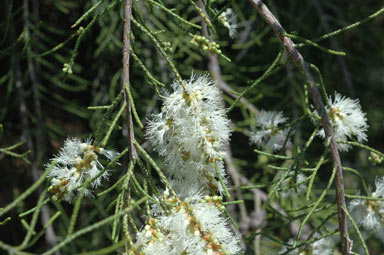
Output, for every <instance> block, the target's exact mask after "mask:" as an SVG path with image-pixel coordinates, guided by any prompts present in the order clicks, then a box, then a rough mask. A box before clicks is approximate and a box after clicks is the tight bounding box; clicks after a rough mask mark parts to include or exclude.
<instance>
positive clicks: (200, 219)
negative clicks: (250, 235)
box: [135, 196, 240, 255]
mask: <svg viewBox="0 0 384 255" xmlns="http://www.w3.org/2000/svg"><path fill="white" fill-rule="evenodd" d="M167 202H169V203H171V204H178V205H177V206H175V207H173V209H172V211H171V213H169V214H165V213H163V214H161V216H158V217H157V219H151V220H149V221H148V224H147V225H146V226H145V227H144V229H143V230H142V231H141V232H139V233H138V235H137V241H136V244H135V249H136V251H137V252H139V253H140V252H142V254H151V255H152V254H156V255H180V254H189V255H219V254H223V255H224V254H238V253H239V252H240V247H239V246H238V242H239V236H234V235H233V234H232V233H231V231H230V230H229V227H228V222H227V220H226V219H224V218H223V217H221V211H220V210H219V209H218V208H220V207H222V205H221V203H220V202H221V201H220V197H209V196H206V197H204V199H203V198H201V197H198V196H195V197H194V198H190V199H186V200H184V201H183V202H180V201H179V202H177V201H175V200H173V201H172V199H169V200H168V201H167Z"/></svg>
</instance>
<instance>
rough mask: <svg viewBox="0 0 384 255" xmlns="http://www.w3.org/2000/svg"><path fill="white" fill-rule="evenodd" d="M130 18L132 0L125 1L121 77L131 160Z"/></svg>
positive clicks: (132, 149)
mask: <svg viewBox="0 0 384 255" xmlns="http://www.w3.org/2000/svg"><path fill="white" fill-rule="evenodd" d="M131 16H132V0H126V1H125V23H124V35H123V40H124V48H123V77H122V88H123V90H124V100H125V101H126V102H127V108H126V114H127V119H128V125H129V136H128V137H129V138H128V142H129V148H130V150H129V157H130V158H131V159H133V160H136V158H137V152H136V148H135V146H134V142H135V134H134V130H133V121H132V109H131V103H130V102H129V98H128V92H127V90H128V89H129V86H130V84H129V55H130V50H131V45H130V38H131V36H130V33H131Z"/></svg>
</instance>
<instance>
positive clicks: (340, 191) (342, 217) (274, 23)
mask: <svg viewBox="0 0 384 255" xmlns="http://www.w3.org/2000/svg"><path fill="white" fill-rule="evenodd" d="M249 2H251V4H252V5H253V6H254V7H255V8H256V10H257V12H258V13H259V14H260V15H261V16H262V17H264V19H265V20H266V22H267V23H268V24H269V26H270V27H271V28H272V30H273V32H274V33H275V34H276V36H277V37H278V38H279V39H280V41H281V43H282V44H283V45H284V48H285V49H286V50H287V52H288V54H289V55H290V57H291V59H292V61H293V62H294V64H295V65H296V67H297V68H298V69H299V70H300V72H301V73H302V74H303V75H304V76H305V78H306V80H307V81H308V83H309V86H308V90H309V92H310V93H311V95H312V100H313V103H314V105H315V108H316V111H317V112H318V113H319V115H320V116H321V122H322V126H323V128H324V131H325V134H326V136H327V137H328V138H329V139H330V144H329V149H330V152H331V157H332V161H333V162H334V164H336V167H337V171H336V179H335V182H336V195H337V207H338V218H339V231H340V237H341V243H342V251H343V254H344V255H349V254H350V250H351V240H349V238H348V229H347V217H346V213H345V211H344V210H346V209H345V208H347V207H346V204H345V196H344V184H343V168H342V166H341V161H340V156H339V152H338V150H337V147H336V140H335V136H334V133H333V130H332V128H331V125H330V121H329V117H328V115H327V112H326V110H325V107H324V103H323V100H322V99H321V96H320V93H319V90H318V89H317V87H316V82H315V80H314V79H313V77H312V75H311V73H310V72H309V70H308V66H307V64H306V62H305V61H304V59H303V57H302V56H301V54H300V52H299V51H298V50H297V49H296V48H295V44H294V43H293V42H292V40H291V39H290V38H289V37H287V36H285V34H286V31H285V30H284V28H283V27H282V26H281V25H280V23H279V21H278V20H277V19H276V18H275V16H274V15H273V14H272V13H271V12H270V11H269V9H268V7H267V6H266V5H265V4H264V3H263V2H262V1H261V0H249Z"/></svg>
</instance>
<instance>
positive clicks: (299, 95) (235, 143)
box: [0, 0, 384, 254]
mask: <svg viewBox="0 0 384 255" xmlns="http://www.w3.org/2000/svg"><path fill="white" fill-rule="evenodd" d="M207 2H208V4H209V6H210V8H208V9H207V11H208V14H209V16H210V17H211V18H212V17H214V16H215V14H216V11H217V10H221V9H222V8H226V7H230V8H232V9H233V10H234V11H235V12H236V14H237V16H238V32H237V35H236V36H235V37H234V38H233V39H232V38H230V37H229V36H228V31H227V29H226V28H225V27H223V26H222V25H221V24H220V23H219V21H218V19H215V20H213V21H212V25H213V27H214V28H215V30H216V32H215V33H213V32H212V30H211V32H212V33H211V35H210V36H211V37H212V39H213V40H214V41H215V42H216V43H218V44H219V45H220V49H221V51H222V53H223V54H224V55H225V56H227V57H228V58H229V59H230V60H231V62H229V61H227V60H226V59H225V58H224V57H221V56H219V57H218V59H219V62H220V68H221V74H222V77H221V78H222V79H223V81H225V83H226V84H228V85H229V86H230V88H231V91H233V92H241V91H243V90H244V89H245V88H246V87H247V86H249V84H250V83H251V82H252V81H254V80H255V79H257V78H259V77H260V76H261V75H262V74H263V72H264V71H265V70H266V69H267V68H268V66H269V65H270V64H271V63H272V62H273V60H274V59H275V57H276V56H277V54H278V53H279V52H280V50H281V44H280V42H279V41H278V40H277V38H276V37H275V35H274V34H273V32H272V31H271V29H270V27H269V26H268V25H267V24H266V23H265V21H264V20H263V19H262V18H261V17H260V16H259V15H258V14H257V12H256V11H255V9H254V8H252V6H251V5H250V3H249V2H248V1H225V0H222V1H213V0H211V1H207ZM265 2H266V4H267V5H268V6H269V7H270V9H271V10H272V11H273V13H274V14H275V15H276V17H277V18H278V19H279V20H280V23H281V24H282V25H283V27H284V28H285V29H286V30H287V32H288V33H290V34H295V35H298V36H301V37H304V38H307V39H314V38H318V37H319V36H321V35H323V34H326V33H329V32H331V31H333V30H336V29H338V28H341V27H344V26H347V25H349V24H351V23H354V22H356V21H359V20H362V19H363V18H365V17H367V16H369V15H370V14H372V13H374V12H375V11H377V10H379V9H380V8H382V6H383V1H377V0H367V1H363V2H362V1H356V0H354V1H344V0H343V1H330V0H329V1H328V0H322V1H319V0H305V1H304V0H299V1H273V0H270V1H265ZM159 3H160V4H161V3H163V4H164V5H165V6H166V7H167V8H168V9H167V10H171V11H172V12H174V13H176V14H177V15H179V16H180V17H182V18H184V19H186V20H188V21H190V22H191V23H194V24H196V25H199V26H200V25H201V24H200V17H199V15H198V11H197V10H196V8H195V7H194V6H193V5H192V4H191V1H186V0H167V1H155V0H154V1H149V0H142V1H134V9H133V17H134V18H135V19H136V20H137V21H138V22H139V23H140V24H142V25H144V26H145V27H146V28H147V29H148V30H149V31H151V35H152V36H154V37H155V38H156V40H157V41H158V42H159V46H160V47H161V48H162V49H163V50H164V51H165V52H166V54H167V55H168V56H169V57H170V58H171V59H172V60H173V61H174V63H175V65H176V68H177V70H178V71H179V72H180V74H181V75H182V77H183V78H185V79H188V78H189V77H190V75H191V74H192V73H195V74H205V73H207V72H208V63H209V60H208V58H207V55H206V53H205V52H204V51H202V50H201V49H199V48H198V47H196V46H194V45H193V44H191V39H192V36H193V35H194V34H200V33H201V32H200V29H197V28H196V27H194V26H191V25H190V24H186V23H184V22H181V21H180V20H179V19H177V18H175V17H174V16H172V15H171V14H170V13H169V11H168V12H167V11H165V10H164V9H163V8H160V7H159V6H158V5H160V4H159ZM93 6H96V7H94V8H93V9H92V11H91V12H90V15H89V16H88V17H86V18H85V19H84V20H82V21H81V22H80V23H79V24H78V25H77V26H75V27H71V26H72V25H73V24H74V23H75V22H76V21H77V20H78V19H79V17H81V16H82V15H83V14H84V13H86V11H87V10H89V9H90V8H92V7H93ZM0 13H1V16H0V17H1V19H0V31H1V32H0V63H1V67H2V68H1V69H0V123H1V124H2V133H1V137H0V148H6V147H8V146H11V145H14V144H16V145H19V146H17V147H16V148H11V150H7V152H9V151H11V152H13V153H16V155H7V153H5V152H4V151H2V152H0V165H1V178H0V207H4V206H5V205H7V204H9V203H10V202H12V201H13V200H14V199H15V197H17V195H18V194H20V193H21V192H22V191H24V190H25V189H26V188H27V187H29V186H30V185H31V184H32V183H33V182H34V181H36V179H37V178H38V176H39V175H40V173H41V171H42V170H43V169H44V168H45V167H44V165H45V164H46V163H47V162H48V160H49V158H51V157H52V155H53V154H55V153H57V151H58V149H59V148H60V147H61V145H62V143H63V141H64V139H65V138H66V137H69V136H70V137H73V136H77V137H84V138H85V137H88V136H90V135H92V136H93V137H94V138H95V139H96V140H100V139H101V138H102V137H103V135H105V131H106V129H107V127H108V126H109V125H110V123H111V121H112V119H113V117H114V116H115V114H116V113H117V111H118V109H119V106H117V107H115V108H114V109H113V110H112V111H110V112H109V114H107V115H105V113H106V112H107V111H105V110H90V109H88V107H89V106H100V105H110V104H111V103H112V102H113V101H114V100H115V98H116V96H118V95H119V93H120V91H121V83H120V80H121V79H120V78H121V74H122V46H123V44H122V31H123V26H124V22H123V20H124V2H122V1H112V0H104V1H96V0H93V1H73V0H65V1H57V0H49V1H28V0H25V1H8V0H3V1H1V7H0ZM383 27H384V17H383V16H379V17H377V18H375V19H373V20H371V21H369V22H367V23H364V24H362V25H361V26H359V27H357V28H355V29H352V30H348V31H346V32H344V33H342V34H340V35H337V36H335V37H332V38H329V39H327V40H324V41H322V42H320V44H321V45H322V46H324V47H326V48H330V49H334V50H340V51H344V52H346V56H335V55H331V54H328V53H326V52H323V51H320V50H318V49H316V48H314V47H310V46H305V47H302V48H301V49H300V51H301V53H302V55H303V57H304V59H305V60H306V61H308V62H310V63H313V64H315V65H316V66H317V67H318V68H319V69H320V71H321V73H322V76H323V79H324V83H325V86H326V88H327V91H328V93H329V94H330V95H333V94H334V91H338V92H340V93H341V94H343V95H346V96H348V97H351V98H358V99H360V103H361V105H362V109H363V111H364V112H366V113H367V118H368V123H369V126H370V128H369V131H368V137H369V139H368V143H367V144H368V145H369V146H371V147H374V148H376V149H378V150H379V151H384V143H383V141H384V132H383V130H384V111H383V109H384V100H383V96H384V50H383V49H384V30H383ZM132 35H133V42H132V47H133V53H132V54H134V55H131V75H130V82H131V92H132V96H133V98H134V100H135V105H136V108H137V111H138V114H139V116H140V118H141V119H142V121H144V122H145V118H146V116H148V115H149V114H151V113H156V112H158V111H159V106H160V105H159V102H158V99H159V96H161V95H163V94H164V91H163V89H164V88H165V89H170V84H171V82H172V81H173V80H174V78H175V76H174V74H173V73H172V71H171V69H170V68H169V66H168V65H167V62H166V61H165V58H164V57H163V56H162V55H161V54H160V52H159V51H158V49H157V48H156V46H155V44H154V43H153V41H151V39H150V37H149V36H148V35H147V34H145V33H143V31H142V30H141V29H140V28H139V27H138V26H137V25H135V24H132ZM297 43H300V42H297ZM66 64H67V65H66ZM65 67H67V69H66V68H65ZM63 68H64V71H63ZM69 69H71V71H72V72H68V70H69ZM65 71H67V72H65ZM304 91H305V90H304V80H303V77H302V76H301V74H300V73H299V72H298V71H297V70H296V69H295V67H294V66H293V65H292V64H291V63H289V64H287V65H286V66H285V67H284V68H283V69H281V70H280V71H279V72H278V73H276V74H275V75H273V76H271V77H270V78H268V79H266V80H264V81H263V82H261V83H260V84H259V85H257V87H255V88H254V89H252V90H251V91H249V92H248V93H247V94H246V96H245V98H246V99H247V101H248V103H249V104H252V105H253V106H254V107H256V109H258V110H260V109H266V110H279V111H280V110H282V111H284V113H285V115H286V116H289V117H290V120H291V121H293V120H295V119H297V118H299V117H300V116H301V115H302V114H303V102H304V98H305V93H304ZM223 97H224V99H225V102H226V106H229V105H230V104H231V103H232V102H233V100H234V99H233V97H232V96H231V95H230V94H229V93H227V92H224V93H223ZM256 111H257V110H256ZM229 117H230V119H231V120H232V122H233V129H234V132H233V135H232V139H231V149H232V156H233V159H234V164H235V165H236V167H237V169H238V171H239V173H240V175H241V176H244V177H245V178H247V179H248V180H249V181H250V182H251V183H253V184H256V183H258V184H264V185H265V187H264V188H263V189H262V190H264V191H268V186H269V185H270V183H271V182H272V181H273V180H274V178H276V176H277V175H276V173H277V171H276V170H275V169H272V168H270V167H269V166H268V165H270V164H274V163H276V164H278V163H277V162H274V160H273V159H269V158H266V157H264V156H259V155H257V154H256V153H255V152H253V149H252V147H251V146H250V145H249V142H248V135H249V131H250V130H252V125H254V124H255V121H254V119H255V118H254V110H252V109H250V107H249V105H248V106H247V105H244V104H240V103H239V104H238V105H237V107H235V108H234V110H233V111H231V112H230V113H229ZM135 128H136V130H135V135H136V139H137V140H138V141H139V142H140V143H144V145H146V143H145V137H144V136H143V130H141V129H140V128H139V127H138V126H137V127H135ZM312 130H313V123H312V122H311V121H309V120H308V119H307V120H306V121H304V122H300V123H299V124H298V125H297V130H296V132H295V134H294V135H293V140H294V141H295V144H301V145H302V144H303V143H304V142H305V139H307V138H308V137H309V136H310V134H311V132H312ZM127 134H128V133H127V122H126V117H125V116H124V117H123V118H122V120H120V121H119V123H118V128H116V129H115V130H114V131H113V133H112V136H111V138H110V140H109V143H108V144H107V146H106V147H107V148H116V149H117V150H122V149H123V148H124V147H126V146H127V143H128V137H127ZM315 141H316V142H317V143H318V144H319V145H318V146H313V147H311V149H310V150H309V151H308V152H307V153H306V155H305V157H306V159H307V160H308V161H309V162H313V161H316V159H317V158H318V157H319V155H321V153H322V150H323V149H322V141H321V139H319V138H315ZM18 143H22V144H18ZM8 154H9V153H8ZM152 155H153V156H154V157H156V154H155V153H152ZM14 156H15V157H14ZM368 157H369V153H368V152H367V151H365V150H360V149H357V148H355V149H353V150H351V151H349V152H348V153H342V162H343V164H344V165H345V166H350V167H353V168H355V169H358V170H359V172H360V174H361V175H362V176H363V177H364V178H365V180H366V182H367V183H369V184H371V185H372V184H373V183H374V179H375V178H376V176H383V175H384V168H383V165H382V164H381V165H380V164H379V165H374V164H372V163H371V162H370V161H369V160H368ZM159 160H160V159H159ZM159 162H160V161H159ZM121 163H122V164H121V166H120V167H117V169H116V170H115V171H113V173H112V176H111V182H110V183H113V182H114V181H115V180H117V179H118V177H119V176H121V175H122V174H123V173H124V172H125V171H126V168H127V159H123V160H122V162H121ZM329 168H330V167H329V166H326V167H324V168H322V169H321V172H320V174H319V176H318V180H317V186H316V189H315V190H314V192H315V193H316V192H320V191H321V188H322V187H324V186H325V185H326V181H327V178H328V177H329V173H330V172H329V171H330V170H329ZM345 185H346V191H347V193H349V194H354V193H355V192H356V191H357V190H358V189H359V188H360V187H361V181H360V180H359V179H357V178H356V177H355V176H354V175H351V174H346V176H345ZM106 186H108V184H106ZM35 193H36V192H35ZM331 195H332V194H331ZM243 196H244V197H243V198H244V200H245V204H244V205H245V208H246V210H247V211H248V212H249V213H251V212H252V211H253V207H254V203H255V201H254V197H253V195H252V193H251V192H248V191H247V192H244V194H243ZM37 198H38V195H37V193H36V194H33V195H32V196H31V197H30V199H27V200H25V201H24V202H23V203H21V204H19V205H18V207H17V210H14V211H13V212H12V213H11V217H12V220H11V221H9V222H7V223H6V224H5V225H4V226H1V227H0V239H1V240H2V241H3V242H5V243H8V244H11V245H17V244H18V243H19V242H20V240H22V238H23V237H24V235H25V229H24V228H23V224H22V223H21V222H20V221H19V220H17V213H21V212H23V211H26V210H27V209H29V208H32V207H33V206H35V205H36V201H37ZM304 199H305V198H304V197H298V199H296V200H295V201H293V202H292V201H291V202H287V201H281V202H282V203H283V207H286V206H285V205H284V203H294V204H290V205H287V206H292V208H297V207H300V206H303V205H304V204H305V201H304ZM112 200H113V193H110V194H108V195H107V196H104V197H101V198H97V199H86V201H84V204H83V206H82V209H81V212H80V215H79V221H78V222H79V223H78V224H79V227H82V226H87V225H89V224H90V223H91V222H95V221H97V220H101V219H103V218H105V217H106V216H107V215H109V211H107V208H106V205H108V204H109V203H110V202H111V201H112ZM301 200H303V201H301ZM55 206H62V207H63V208H64V210H65V211H66V212H68V213H69V212H70V211H71V208H72V205H71V204H68V203H66V202H63V203H61V204H59V203H56V204H55V205H53V204H52V205H49V210H55ZM267 207H268V205H265V207H264V209H266V208H267ZM238 210H239V209H238V207H234V208H232V209H231V210H230V211H231V212H233V213H235V214H234V218H235V221H239V220H240V219H241V217H242V216H241V215H240V214H236V212H238ZM267 212H268V214H267V216H266V217H267V219H268V224H269V225H268V227H269V228H270V229H271V231H270V234H271V235H274V236H275V237H276V238H279V239H281V240H284V241H286V240H287V239H288V238H289V237H290V236H291V235H292V233H291V232H292V230H290V229H288V228H282V227H281V224H280V222H279V220H278V218H279V216H278V215H277V214H276V212H273V211H271V210H267ZM28 217H29V216H27V217H26V219H27V220H29V219H30V218H28ZM138 218H140V217H138ZM1 220H3V219H1ZM277 223H278V224H277ZM66 224H68V216H65V215H63V216H61V217H60V219H59V220H58V221H57V222H55V225H54V229H55V232H56V235H57V238H58V239H59V240H60V238H62V237H63V236H65V233H66ZM241 227H242V229H241V231H242V232H243V235H244V237H247V234H249V233H252V231H255V230H256V229H259V228H260V226H257V223H256V222H248V226H241ZM40 229H41V224H40V225H39V224H38V230H40ZM104 230H105V231H95V232H92V233H90V234H88V235H86V236H83V237H81V238H79V239H78V240H77V241H76V242H74V243H71V245H69V246H68V247H65V248H64V249H63V254H74V253H76V252H81V251H85V250H88V251H89V250H94V249H97V248H101V247H104V246H108V244H109V243H110V240H108V238H106V236H108V235H109V234H108V233H109V232H110V227H105V228H104ZM263 238H264V237H263ZM244 239H245V240H246V242H245V244H244V245H246V247H247V254H254V253H253V252H254V250H253V249H254V244H253V241H252V240H253V239H252V238H250V240H251V241H249V240H248V241H247V238H244ZM263 240H264V239H263ZM268 240H269V239H266V238H265V242H264V243H263V242H262V244H261V250H262V251H263V250H264V251H265V252H266V253H265V254H273V251H275V252H276V251H278V250H279V248H280V247H279V246H278V245H277V244H276V243H269V242H270V241H268ZM380 240H381V241H380ZM382 242H384V235H382V236H381V237H380V236H377V235H376V237H375V235H371V237H370V238H368V244H369V247H370V251H371V254H382V253H381V252H380V250H381V251H382V250H384V245H383V243H382ZM46 245H47V242H46V240H45V239H44V238H41V239H38V240H37V241H36V243H34V244H33V246H32V247H31V248H30V250H31V251H33V252H36V253H40V252H42V251H44V250H46V249H47V246H46ZM267 252H271V253H267ZM262 254H264V253H262Z"/></svg>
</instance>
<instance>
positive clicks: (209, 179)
mask: <svg viewBox="0 0 384 255" xmlns="http://www.w3.org/2000/svg"><path fill="white" fill-rule="evenodd" d="M172 86H173V89H174V92H173V93H171V94H168V95H167V96H165V97H164V98H163V107H162V109H161V113H160V114H158V115H155V116H154V117H153V118H152V120H149V123H148V126H147V130H146V135H147V137H148V138H149V139H150V140H151V142H152V144H153V145H154V147H155V149H156V150H157V151H158V152H159V154H160V155H162V156H164V157H165V163H166V170H167V174H168V177H169V179H170V183H171V185H172V186H173V188H174V190H175V191H176V193H177V196H178V197H177V198H175V197H171V198H168V195H169V192H168V191H167V190H166V191H165V192H164V196H163V197H162V201H163V202H164V203H165V204H166V207H167V208H169V210H167V211H164V210H163V209H162V208H160V207H156V206H155V207H154V208H153V210H152V215H155V216H153V217H154V218H150V219H149V220H148V221H147V222H148V223H147V225H146V226H145V227H144V228H143V229H142V230H141V231H140V232H138V233H137V237H136V238H137V241H136V243H135V245H134V247H133V250H132V251H133V253H134V254H146V255H180V254H190V255H224V254H226V255H235V254H238V253H239V252H240V247H239V245H238V242H239V236H235V235H234V234H233V233H232V232H231V231H230V229H229V227H228V222H227V219H225V218H223V217H222V216H221V210H223V208H224V207H223V205H222V204H221V197H219V196H208V195H206V194H215V193H216V192H217V191H221V190H222V189H223V187H222V186H221V184H220V182H219V180H218V174H219V175H220V177H221V178H223V179H224V177H225V175H224V174H225V171H224V166H223V162H222V160H223V156H224V155H225V152H224V149H225V145H226V144H227V143H228V140H229V136H230V130H229V120H228V119H227V118H226V116H225V111H224V108H223V106H222V102H221V97H220V93H219V90H218V88H217V87H216V86H215V84H214V83H213V82H212V81H210V80H209V78H208V77H207V76H200V77H194V76H192V77H191V79H190V80H189V81H184V87H185V88H183V87H182V86H181V84H180V83H179V82H174V84H173V85H172ZM202 194H203V195H206V196H205V197H204V198H203V197H202ZM151 217H152V216H151Z"/></svg>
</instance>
